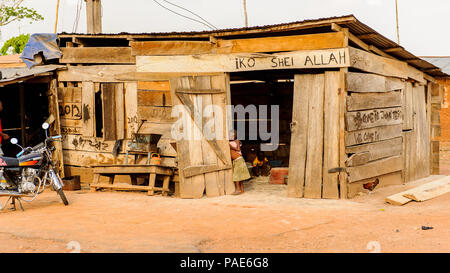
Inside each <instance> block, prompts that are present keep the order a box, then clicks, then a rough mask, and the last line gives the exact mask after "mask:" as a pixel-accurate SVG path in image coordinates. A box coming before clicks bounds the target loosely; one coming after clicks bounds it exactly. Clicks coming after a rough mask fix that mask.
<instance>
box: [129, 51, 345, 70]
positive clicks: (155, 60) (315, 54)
mask: <svg viewBox="0 0 450 273" xmlns="http://www.w3.org/2000/svg"><path fill="white" fill-rule="evenodd" d="M348 56H349V53H348V48H339V49H324V50H311V51H293V52H287V53H278V54H258V53H241V54H210V55H200V56H199V55H186V56H137V57H136V67H137V71H138V72H240V71H256V70H275V69H300V68H305V69H306V68H339V67H348V66H349V65H350V63H349V58H348Z"/></svg>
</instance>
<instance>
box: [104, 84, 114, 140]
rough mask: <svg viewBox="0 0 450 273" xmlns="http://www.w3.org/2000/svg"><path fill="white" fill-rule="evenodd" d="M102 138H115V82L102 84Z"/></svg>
mask: <svg viewBox="0 0 450 273" xmlns="http://www.w3.org/2000/svg"><path fill="white" fill-rule="evenodd" d="M101 88H102V98H103V104H102V106H103V139H104V140H116V106H115V105H116V99H115V96H116V84H114V83H104V84H102V87H101Z"/></svg>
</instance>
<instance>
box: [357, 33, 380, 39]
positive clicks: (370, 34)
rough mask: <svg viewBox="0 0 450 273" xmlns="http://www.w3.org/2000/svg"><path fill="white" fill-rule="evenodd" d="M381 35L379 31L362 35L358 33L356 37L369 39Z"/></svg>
mask: <svg viewBox="0 0 450 273" xmlns="http://www.w3.org/2000/svg"><path fill="white" fill-rule="evenodd" d="M378 36H380V35H379V34H378V33H367V34H362V35H357V36H356V37H357V38H358V39H360V40H368V39H373V38H376V37H378Z"/></svg>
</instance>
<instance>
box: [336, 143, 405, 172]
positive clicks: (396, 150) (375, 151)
mask: <svg viewBox="0 0 450 273" xmlns="http://www.w3.org/2000/svg"><path fill="white" fill-rule="evenodd" d="M402 150H403V138H402V137H397V138H394V139H390V140H384V141H379V142H374V143H370V144H363V145H358V146H352V147H347V148H346V149H345V152H346V153H348V154H360V153H364V152H368V155H369V157H368V161H374V160H377V159H381V158H386V157H391V156H396V155H400V154H401V153H402ZM348 166H350V165H348Z"/></svg>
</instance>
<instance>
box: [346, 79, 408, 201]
mask: <svg viewBox="0 0 450 273" xmlns="http://www.w3.org/2000/svg"><path fill="white" fill-rule="evenodd" d="M347 88H348V96H347V107H346V113H345V123H346V131H345V145H346V148H345V152H346V153H347V156H348V160H347V162H346V167H347V172H348V182H349V187H348V197H349V198H351V197H353V196H355V195H356V194H357V193H358V192H359V191H362V190H363V185H364V184H366V183H370V182H374V181H375V180H376V179H378V181H379V183H380V184H379V185H380V186H386V185H392V184H401V183H402V182H403V180H402V171H403V169H404V164H405V163H404V158H403V137H402V134H403V133H402V132H403V125H404V121H403V116H404V114H403V113H404V112H405V109H404V104H403V102H404V90H405V82H404V81H401V80H400V79H395V78H388V77H385V76H380V75H375V74H368V73H355V72H350V73H348V76H347Z"/></svg>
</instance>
